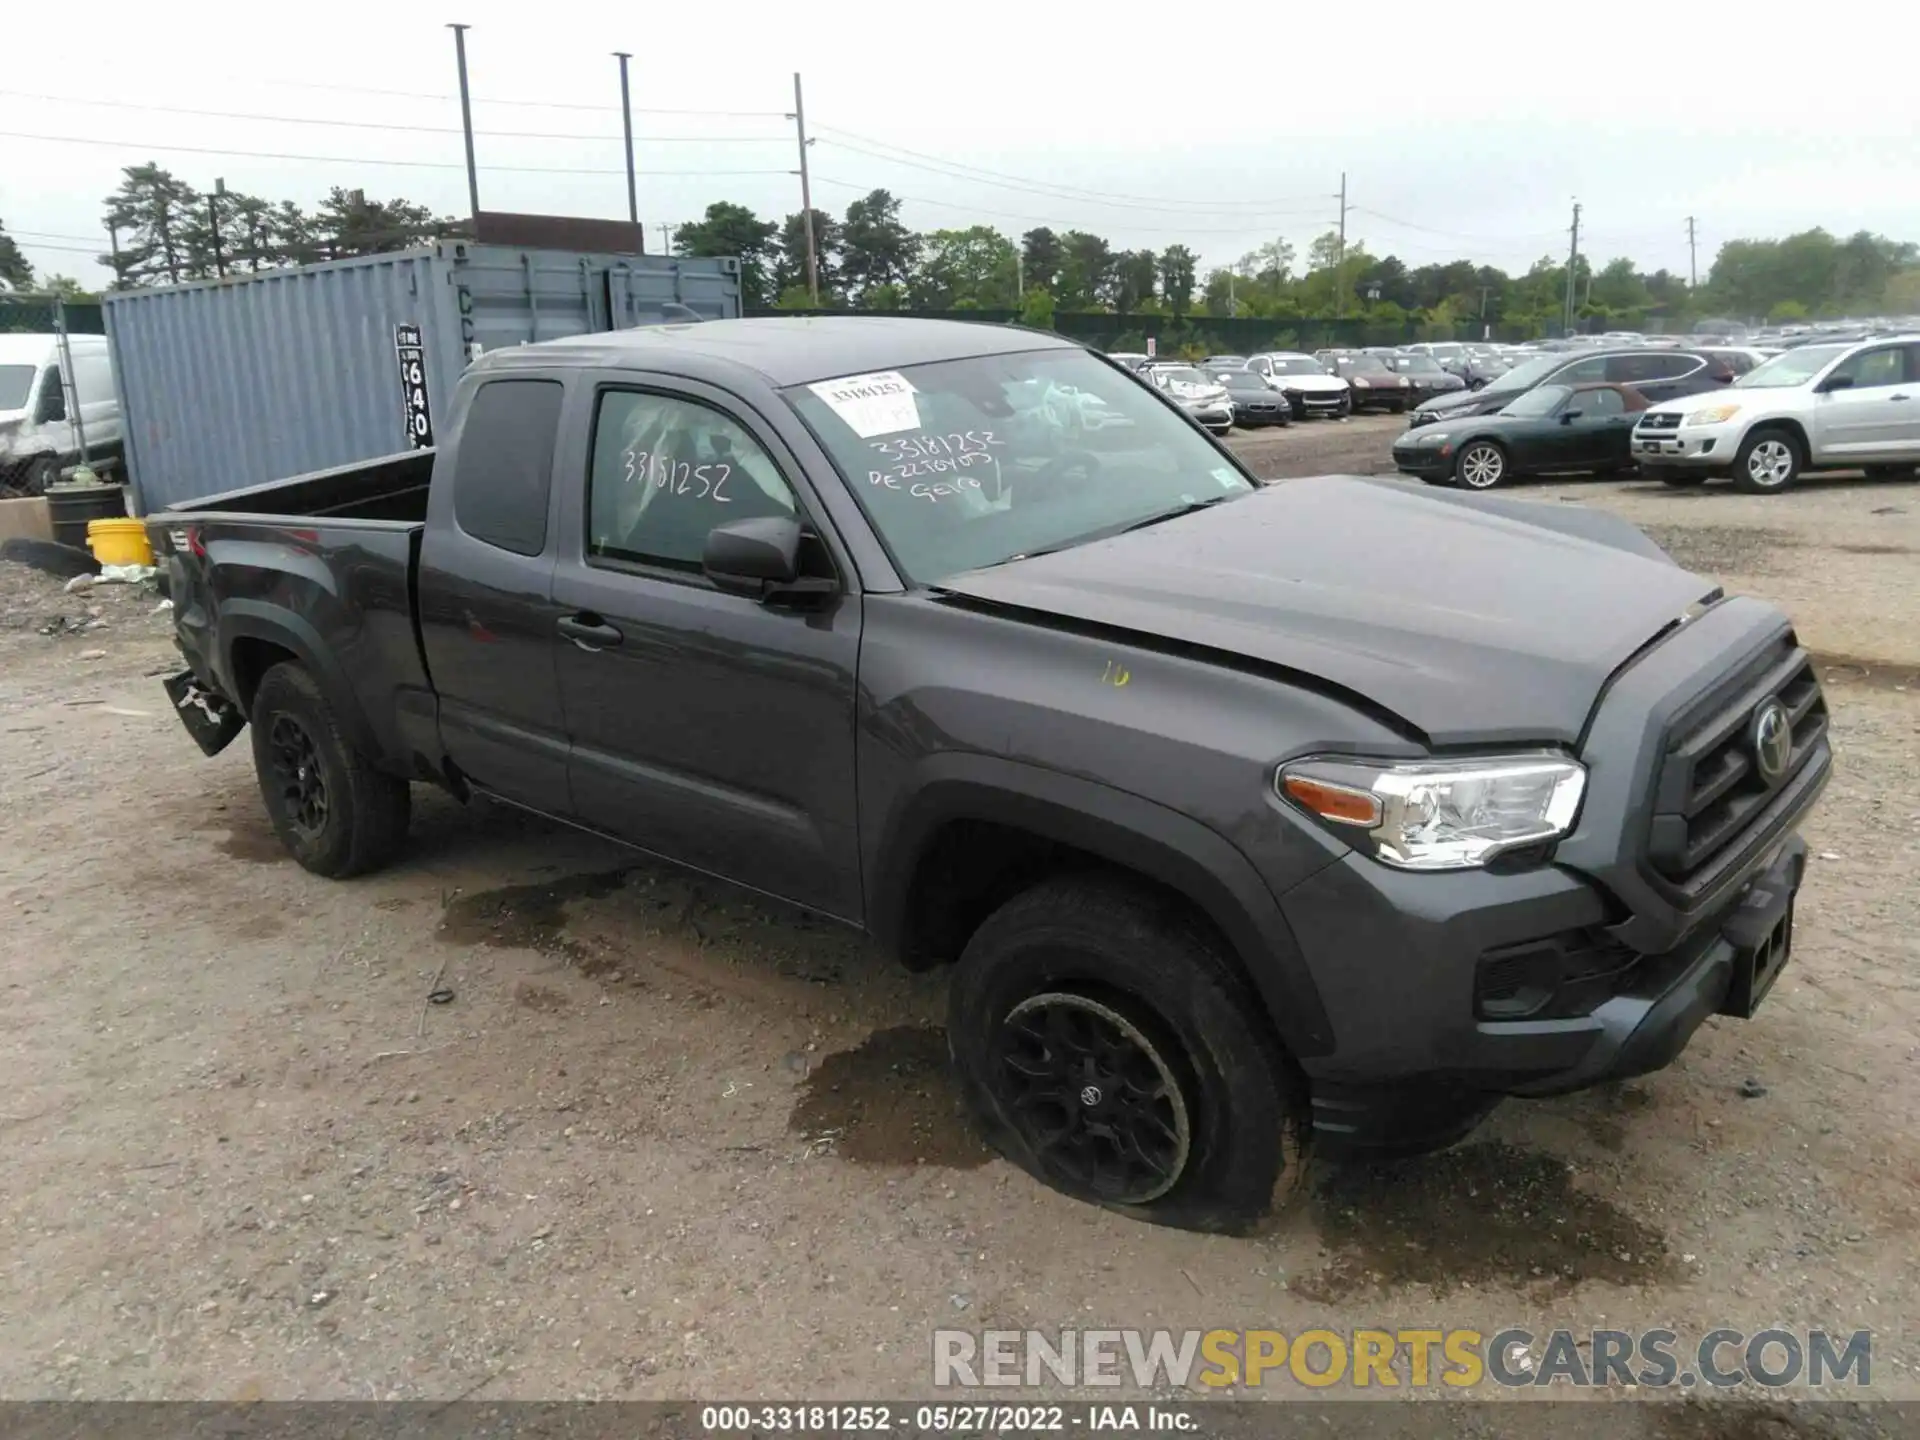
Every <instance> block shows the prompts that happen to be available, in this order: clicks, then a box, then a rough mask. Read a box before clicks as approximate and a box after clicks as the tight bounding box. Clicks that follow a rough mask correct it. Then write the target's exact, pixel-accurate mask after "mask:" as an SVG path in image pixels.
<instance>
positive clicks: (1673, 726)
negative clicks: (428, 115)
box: [150, 317, 1831, 1230]
mask: <svg viewBox="0 0 1920 1440" xmlns="http://www.w3.org/2000/svg"><path fill="white" fill-rule="evenodd" d="M452 409H453V413H452V415H451V417H450V418H451V424H450V425H449V426H448V427H447V429H448V433H447V434H446V436H445V443H444V444H443V445H442V446H441V448H440V449H439V450H438V451H437V452H420V453H417V454H412V455H403V456H397V457H394V458H392V459H389V460H385V461H380V462H376V463H374V464H371V465H366V466H359V467H351V468H348V469H345V470H340V471H334V472H329V473H323V474H317V475H305V476H299V477H295V478H293V479H291V480H285V481H280V482H277V483H273V484H267V485H263V486H261V487H258V488H256V489H253V490H249V491H243V492H236V493H233V494H229V495H225V496H221V497H218V498H215V499H213V500H209V501H206V502H203V503H200V504H198V505H193V506H187V507H180V508H176V509H174V510H171V511H169V512H166V513H164V514H161V515H157V516H154V517H152V519H151V522H150V524H151V531H152V535H153V540H154V543H155V545H156V547H157V549H158V551H159V553H160V554H161V555H162V557H163V563H164V565H165V566H166V569H167V573H168V577H169V583H170V585H171V587H172V595H173V598H174V603H175V611H174V613H175V616H176V623H177V628H178V637H179V642H180V646H181V648H182V650H183V651H184V653H185V655H186V659H187V662H188V665H189V667H190V668H189V669H188V670H186V671H185V672H183V673H182V674H181V675H179V676H177V677H175V678H174V679H173V680H171V681H169V682H168V688H169V692H170V693H171V695H172V696H173V699H174V701H175V704H176V706H177V707H178V708H179V712H180V714H181V716H182V718H183V719H184V720H185V721H186V722H187V725H188V729H189V730H190V731H191V732H192V733H193V734H194V736H195V738H196V739H197V740H198V741H199V743H200V744H201V745H202V747H203V748H205V749H207V750H208V751H209V753H212V752H213V751H216V750H218V749H219V748H220V747H221V746H222V745H224V744H226V743H228V742H229V741H231V740H232V739H233V738H234V737H235V736H236V735H237V734H238V733H239V732H240V730H241V729H242V728H243V727H245V726H246V725H248V724H249V723H250V724H251V727H252V743H253V750H254V758H255V762H256V765H257V767H258V771H259V777H260V786H261V793H262V796H263V798H264V800H265V804H266V808H267V812H268V814H269V815H270V816H271V818H272V822H273V825H274V828H275V829H276V831H277V832H278V833H279V835H280V837H281V839H282V840H283V841H284V842H285V844H286V845H287V847H288V849H289V850H290V851H291V852H292V853H293V854H294V856H295V857H297V858H298V859H299V861H300V862H301V863H302V864H304V865H305V866H307V867H308V868H309V869H310V870H313V871H315V872H317V873H319V874H322V875H328V876H347V875H352V874H355V873H358V872H362V871H366V870H369V869H371V868H373V867H376V866H378V865H380V864H382V863H384V862H386V861H387V860H388V859H390V858H391V857H392V856H393V855H394V854H395V853H396V851H397V850H398V849H399V848H400V846H401V845H402V843H403V840H404V833H405V831H406V828H407V819H408V797H409V793H410V792H409V787H410V786H411V785H412V784H414V783H419V782H425V783H429V784H433V785H437V786H440V787H442V788H444V789H446V790H449V791H451V792H452V793H453V794H455V795H458V796H463V797H464V796H468V795H486V796H489V797H492V798H495V799H498V800H501V801H505V802H507V803H509V804H512V805H516V806H521V807H524V808H527V809H531V810H535V811H539V812H542V813H544V814H547V815H552V816H556V817H560V818H562V819H564V820H566V821H568V822H570V823H572V824H575V825H581V826H585V827H587V828H589V829H592V830H595V831H598V832H601V833H603V834H605V835H607V836H609V837H612V838H614V839H616V840H620V841H623V842H625V843H627V844H628V845H631V846H634V847H636V848H638V849H640V850H643V851H646V852H648V853H650V854H653V855H656V856H660V857H663V858H665V859H667V860H671V861H674V862H677V863H679V864H681V865H685V866H689V867H692V868H694V869H696V870H699V871H702V872H705V873H707V874H709V875H714V876H718V877H723V878H724V879H726V880H729V881H733V882H736V883H738V884H740V885H744V886H747V887H750V888H751V889H753V890H756V891H759V892H761V893H763V894H765V895H769V896H774V897H777V898H779V899H781V900H784V901H789V902H791V903H793V904H795V905H798V906H802V907H805V908H806V909H808V910H810V911H813V912H816V913H818V914H821V915H825V916H831V917H833V918H835V919H837V920H840V921H843V922H845V923H846V924H847V925H849V926H853V927H856V928H860V929H864V930H866V931H868V932H870V933H871V934H872V935H874V936H875V937H877V938H878V939H879V940H880V941H881V942H883V944H884V945H886V946H887V947H889V948H891V949H892V950H893V951H894V952H895V953H897V954H898V955H899V956H900V957H901V958H902V960H904V962H905V963H906V964H908V965H910V966H915V967H929V966H936V965H952V966H953V967H954V969H953V977H952V990H951V994H952V999H951V1011H950V1016H949V1025H948V1033H949V1036H950V1043H951V1048H952V1054H953V1059H954V1063H955V1066H956V1068H957V1070H958V1073H959V1075H960V1077H961V1081H962V1084H963V1086H964V1089H965V1092H966V1094H967V1096H968V1099H969V1101H970V1103H971V1105H972V1107H973V1109H974V1112H975V1113H976V1115H977V1116H978V1119H979V1121H980V1124H981V1125H982V1126H983V1128H984V1129H985V1131H986V1133H987V1134H988V1135H989V1136H990V1138H991V1139H992V1140H993V1142H994V1143H995V1144H996V1145H998V1146H999V1147H1000V1149H1001V1150H1002V1151H1003V1152H1004V1153H1005V1154H1006V1155H1007V1156H1008V1157H1010V1158H1011V1159H1012V1160H1014V1161H1015V1162H1017V1163H1018V1164H1019V1165H1021V1166H1023V1167H1025V1168H1026V1169H1027V1170H1028V1171H1030V1172H1031V1173H1032V1174H1034V1175H1036V1176H1038V1177H1039V1178H1040V1179H1042V1180H1044V1181H1045V1182H1047V1183H1048V1184H1051V1185H1054V1186H1057V1187H1059V1188H1060V1189H1062V1190H1064V1191H1067V1192H1069V1193H1071V1194H1073V1195H1076V1196H1080V1197H1083V1198H1085V1199H1087V1200H1090V1201H1094V1202H1097V1203H1100V1204H1104V1205H1108V1206H1111V1207H1113V1208H1116V1209H1119V1210H1122V1211H1124V1212H1126V1213H1129V1214H1133V1215H1137V1216H1140V1217H1142V1218H1146V1219H1150V1220H1154V1221H1158V1222H1161V1223H1166V1224H1173V1225H1181V1226H1187V1227H1193V1228H1200V1229H1216V1230H1241V1229H1244V1228H1247V1227H1249V1226H1252V1225H1254V1224H1256V1223H1257V1222H1258V1221H1259V1220H1260V1219H1261V1218H1262V1216H1263V1215H1264V1214H1265V1213H1267V1212H1268V1211H1269V1210H1270V1209H1271V1208H1272V1206H1273V1205H1274V1203H1275V1196H1276V1194H1277V1193H1278V1192H1279V1191H1280V1189H1281V1188H1282V1186H1283V1182H1284V1181H1285V1180H1286V1178H1287V1176H1288V1175H1289V1173H1292V1172H1295V1171H1297V1166H1298V1163H1299V1153H1300V1150H1299V1145H1298V1144H1297V1143H1296V1142H1299V1141H1301V1140H1304V1139H1307V1138H1312V1139H1313V1140H1315V1141H1316V1143H1318V1144H1319V1145H1320V1146H1321V1147H1322V1148H1323V1150H1327V1151H1332V1152H1337V1153H1340V1154H1346V1155H1353V1154H1389V1153H1404V1152H1408V1151H1415V1150H1419V1149H1422V1148H1427V1147H1432V1146H1435V1145H1440V1144H1444V1143H1447V1142H1449V1141H1450V1140H1452V1139H1454V1138H1456V1137H1458V1136H1460V1135H1462V1134H1464V1133H1465V1132H1466V1131H1467V1130H1469V1129H1470V1128H1471V1127H1472V1126H1473V1125H1474V1124H1475V1123H1476V1122H1477V1121H1478V1120H1479V1119H1480V1117H1481V1116H1483V1115H1484V1114H1485V1113H1486V1112H1487V1111H1488V1110H1489V1109H1490V1108H1491V1107H1492V1106H1493V1104H1494V1103H1495V1102H1496V1101H1497V1100H1498V1098H1499V1097H1501V1096H1503V1095H1521V1096H1533V1095H1548V1094H1554V1093H1558V1092H1563V1091H1568V1090H1573V1089H1577V1088H1580V1087H1582V1086H1587V1085H1592V1084H1595V1083H1596V1082H1599V1081H1603V1080H1608V1079H1615V1078H1618V1077H1621V1076H1628V1075H1635V1074H1640V1073H1644V1072H1646V1071H1649V1070H1653V1069H1655V1068H1658V1067H1660V1066H1662V1065H1665V1064H1666V1063H1667V1062H1668V1061H1670V1060H1671V1059H1672V1058H1673V1057H1674V1056H1675V1055H1676V1054H1677V1053H1678V1052H1679V1051H1680V1049H1681V1048H1682V1047H1683V1046H1684V1045H1685V1044H1686V1043H1687V1040H1688V1039H1689V1037H1690V1036H1691V1035H1692V1034H1693V1032H1694V1031H1695V1029H1696V1028H1697V1027H1698V1026H1699V1025H1700V1024H1701V1023H1702V1022H1703V1021H1704V1020H1705V1019H1707V1017H1709V1016H1712V1015H1715V1014H1720V1015H1733V1016H1742V1017H1744V1016H1747V1015H1750V1014H1751V1013H1752V1012H1753V1010H1754V1007H1755V1006H1756V1005H1758V1004H1759V1003H1760V1001H1761V999H1762V997H1763V996H1764V995H1765V994H1766V992H1767V990H1768V988H1769V986H1771V984H1772V983H1773V981H1774V979H1775V978H1776V977H1777V976H1778V974H1779V973H1780V968H1781V966H1782V965H1783V964H1784V963H1785V961H1786V958H1787V952H1788V948H1789V945H1790V941H1791V936H1792V928H1793V918H1792V917H1793V897H1794V893H1795V891H1796V890H1797V888H1798V887H1799V884H1800V879H1801V874H1802V870H1803V866H1804V860H1805V854H1806V847H1805V842H1804V841H1803V840H1801V839H1800V838H1799V837H1798V835H1797V834H1796V829H1797V827H1798V826H1799V824H1800V821H1801V820H1802V818H1803V817H1804V816H1805V815H1806V814H1807V811H1808V809H1809V807H1810V806H1811V805H1812V804H1813V803H1814V800H1815V798H1816V797H1817V795H1818V794H1819V792H1820V790H1821V788H1822V786H1823V785H1824V784H1825V782H1826V780H1827V776H1828V771H1829V768H1830V765H1831V755H1830V750H1829V744H1828V739H1827V712H1826V706H1825V701H1824V699H1823V697H1822V694H1821V690H1820V686H1819V683H1818V681H1817V679H1816V676H1815V673H1814V670H1813V668H1812V666H1811V664H1810V663H1809V660H1808V657H1807V655H1806V653H1805V652H1804V651H1803V650H1802V649H1801V648H1800V647H1799V645H1798V644H1797V642H1796V640H1795V637H1794V633H1793V630H1792V628H1791V626H1790V625H1789V623H1788V621H1787V619H1786V618H1785V617H1784V616H1783V615H1782V614H1781V613H1780V612H1779V611H1778V610H1776V609H1774V608H1773V607H1772V606H1770V605H1766V604H1762V603H1760V602H1759V601H1756V600H1751V599H1742V598H1734V597H1728V596H1725V595H1723V594H1722V593H1721V592H1720V591H1719V590H1717V589H1716V588H1715V587H1714V586H1713V585H1712V584H1711V583H1710V582H1708V581H1706V580H1703V579H1700V578H1699V577H1697V576H1694V575H1691V574H1688V573H1687V572H1686V571H1684V570H1681V569H1679V568H1678V567H1677V566H1675V565H1674V564H1672V563H1671V561H1670V560H1668V558H1667V557H1666V556H1665V555H1663V554H1662V553H1661V552H1660V551H1659V550H1658V549H1657V548H1656V547H1655V546H1654V545H1653V544H1651V543H1650V542H1649V541H1648V540H1647V539H1646V538H1645V537H1644V536H1643V535H1641V534H1640V532H1638V531H1637V530H1635V529H1633V528H1632V527H1630V526H1628V525H1626V524H1624V523H1622V522H1619V521H1617V520H1615V519H1613V518H1612V517H1609V516H1606V515H1604V514H1600V513H1595V512H1589V511H1585V510H1582V509H1579V508H1576V507H1567V506H1553V505H1539V504H1528V503H1525V502H1517V501H1511V500H1495V499H1491V498H1489V497H1484V496H1464V495H1450V494H1445V493H1436V492H1427V491H1415V490H1411V489H1408V488H1406V487H1404V486H1403V485H1401V484H1399V483H1395V482H1388V481H1374V480H1362V479H1350V478H1339V477H1327V478H1321V479H1311V480H1299V481H1295V482H1292V483H1288V484H1284V485H1275V486H1271V487H1262V486H1261V485H1260V484H1258V483H1257V482H1256V481H1255V480H1254V479H1253V478H1252V477H1251V476H1249V475H1248V473H1247V472H1246V471H1245V470H1244V469H1243V468H1242V467H1241V465H1240V464H1239V462H1238V461H1236V460H1235V458H1234V457H1233V455H1232V454H1231V452H1229V451H1227V450H1226V449H1224V448H1222V447H1221V446H1220V445H1219V444H1217V443H1216V442H1215V441H1214V440H1212V439H1211V438H1210V437H1209V436H1208V435H1207V434H1206V433H1205V432H1204V431H1203V430H1202V429H1200V428H1199V427H1198V426H1197V425H1195V424H1194V423H1193V422H1192V420H1191V419H1190V418H1189V417H1187V416H1185V415H1183V414H1182V413H1181V411H1180V410H1179V409H1178V407H1176V406H1175V405H1173V404H1172V403H1170V402H1169V401H1168V400H1167V399H1166V398H1165V397H1163V396H1161V395H1159V394H1157V393H1155V392H1154V391H1153V390H1152V389H1151V388H1149V387H1147V386H1143V385H1140V384H1139V383H1137V382H1136V381H1135V380H1132V379H1130V378H1129V377H1128V376H1127V375H1126V374H1125V373H1124V372H1122V371H1120V370H1118V369H1117V368H1115V367H1113V366H1111V365H1109V364H1108V363H1107V362H1105V361H1104V360H1103V359H1101V358H1100V357H1099V356H1096V355H1093V354H1091V353H1089V352H1087V351H1086V350H1084V349H1082V348H1081V347H1079V346H1076V345H1073V344H1071V343H1068V342H1066V341H1063V340H1060V339H1058V338H1055V337H1053V336H1050V335H1043V334H1035V333H1031V332H1027V331H1023V330H1018V329H1011V328H1002V327H996V326H988V325H965V324H954V323H944V322H931V321H917V320H904V319H883V318H853V317H848V318H834V319H797V318H796V319H767V320H741V321H721V322H715V323H710V324H703V325H686V326H669V327H663V328H655V329H647V330H637V331H625V332H620V333H615V334H611V335H600V336H593V337H586V338H581V339H577V340H568V341H562V342H553V343H547V344H539V345H528V346H525V347H521V348H517V349H512V350H503V351H499V352H496V353H493V354H489V355H487V356H485V357H484V358H483V359H481V360H479V361H478V362H476V363H475V364H474V365H473V366H472V367H471V369H470V370H469V371H468V373H467V374H466V375H465V376H464V377H463V379H462V380H461V382H460V384H459V387H458V392H457V395H456V398H455V402H454V405H453V407H452Z"/></svg>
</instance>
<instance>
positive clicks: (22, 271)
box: [0, 221, 33, 290]
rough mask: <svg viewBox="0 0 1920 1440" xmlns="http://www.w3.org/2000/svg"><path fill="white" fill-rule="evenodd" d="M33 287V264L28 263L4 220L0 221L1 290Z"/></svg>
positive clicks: (29, 288)
mask: <svg viewBox="0 0 1920 1440" xmlns="http://www.w3.org/2000/svg"><path fill="white" fill-rule="evenodd" d="M32 288H33V266H31V265H29V264H28V263H27V257H26V256H25V255H23V254H21V253H20V246H19V244H18V243H17V242H16V241H15V240H14V238H13V237H12V236H11V235H9V234H7V227H6V223H5V222H4V221H0V290H31V289H32Z"/></svg>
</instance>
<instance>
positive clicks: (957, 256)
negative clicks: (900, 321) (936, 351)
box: [910, 225, 1019, 310]
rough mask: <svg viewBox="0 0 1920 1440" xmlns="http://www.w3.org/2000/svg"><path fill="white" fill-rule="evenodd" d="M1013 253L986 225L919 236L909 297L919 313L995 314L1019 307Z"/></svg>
mask: <svg viewBox="0 0 1920 1440" xmlns="http://www.w3.org/2000/svg"><path fill="white" fill-rule="evenodd" d="M1018 266H1019V255H1018V252H1017V251H1016V250H1015V249H1014V247H1013V242H1012V241H1011V240H1009V239H1008V238H1007V237H1006V236H1004V235H1002V234H1001V233H1000V232H999V231H998V230H996V229H994V228H993V227H992V226H991V225H975V226H972V227H970V228H969V229H966V230H935V231H934V232H933V233H932V234H930V235H925V236H922V237H921V242H920V264H919V266H918V268H917V269H916V270H915V272H914V276H913V282H912V285H911V287H910V293H911V294H912V297H913V303H914V305H915V306H917V307H918V308H920V309H924V310H1000V309H1009V308H1011V307H1012V306H1014V305H1016V304H1017V303H1019V297H1018V295H1017V293H1016V287H1017V286H1018V283H1019V282H1018V279H1017V278H1016V275H1017V269H1018Z"/></svg>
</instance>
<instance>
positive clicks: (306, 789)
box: [267, 714, 327, 841]
mask: <svg viewBox="0 0 1920 1440" xmlns="http://www.w3.org/2000/svg"><path fill="white" fill-rule="evenodd" d="M267 740H268V745H269V749H270V753H271V756H272V761H271V767H272V773H273V779H274V783H275V785H276V786H277V787H278V789H279V791H280V796H281V802H282V805H283V807H284V808H283V810H282V813H283V814H284V815H285V816H286V818H287V822H288V823H289V824H290V825H292V826H293V828H294V830H295V831H296V832H297V833H298V834H299V836H300V838H301V839H302V840H306V841H317V840H318V839H319V838H320V837H321V835H322V834H323V833H324V832H325V831H326V828H327V781H326V776H325V773H324V771H323V770H322V768H321V764H320V752H319V750H318V748H317V747H316V746H315V745H314V743H313V737H312V736H311V735H309V734H308V733H307V730H306V727H305V726H303V725H302V724H301V723H300V722H299V721H298V720H296V719H295V718H294V717H293V716H291V715H284V714H283V715H275V716H274V717H273V724H272V727H271V728H270V729H269V731H268V734H267Z"/></svg>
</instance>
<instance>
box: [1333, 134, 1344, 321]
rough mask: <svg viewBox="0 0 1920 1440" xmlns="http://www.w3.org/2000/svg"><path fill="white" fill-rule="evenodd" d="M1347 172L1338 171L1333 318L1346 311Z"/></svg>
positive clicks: (1338, 317)
mask: <svg viewBox="0 0 1920 1440" xmlns="http://www.w3.org/2000/svg"><path fill="white" fill-rule="evenodd" d="M1346 273H1347V172H1346V171H1344V170H1342V171H1341V172H1340V258H1339V259H1338V260H1336V261H1334V264H1333V318H1334V319H1336V320H1338V319H1340V318H1342V317H1343V316H1344V315H1345V314H1346V313H1347V286H1346Z"/></svg>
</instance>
